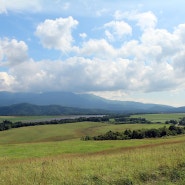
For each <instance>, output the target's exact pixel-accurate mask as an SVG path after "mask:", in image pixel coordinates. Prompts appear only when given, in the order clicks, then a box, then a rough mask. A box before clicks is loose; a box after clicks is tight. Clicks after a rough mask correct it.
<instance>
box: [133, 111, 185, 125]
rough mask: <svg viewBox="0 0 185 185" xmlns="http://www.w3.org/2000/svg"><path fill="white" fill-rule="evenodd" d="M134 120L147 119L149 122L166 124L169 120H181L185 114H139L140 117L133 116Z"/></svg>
mask: <svg viewBox="0 0 185 185" xmlns="http://www.w3.org/2000/svg"><path fill="white" fill-rule="evenodd" d="M131 117H133V118H139V117H141V118H146V119H147V120H149V121H152V122H161V123H165V121H167V120H171V119H172V120H173V119H174V120H179V119H180V118H183V117H185V113H174V114H172V113H171V114H170V113H169V114H138V115H132V116H131Z"/></svg>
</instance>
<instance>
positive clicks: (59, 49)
mask: <svg viewBox="0 0 185 185" xmlns="http://www.w3.org/2000/svg"><path fill="white" fill-rule="evenodd" d="M184 7H185V1H183V0H169V1H167V2H165V1H159V0H156V1H152V2H151V1H147V0H132V1H129V0H115V1H110V0H71V1H67V0H52V1H51V0H32V1H23V0H10V1H7V0H0V24H1V27H0V91H11V92H45V91H71V92H75V93H93V94H95V95H99V96H102V97H104V98H108V99H115V100H129V101H139V102H145V103H160V104H167V105H174V106H183V105H185V77H184V74H185V13H184Z"/></svg>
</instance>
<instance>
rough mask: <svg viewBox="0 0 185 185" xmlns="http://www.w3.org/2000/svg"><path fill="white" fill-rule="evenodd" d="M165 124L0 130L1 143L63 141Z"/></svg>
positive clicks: (78, 125)
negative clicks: (110, 131)
mask: <svg viewBox="0 0 185 185" xmlns="http://www.w3.org/2000/svg"><path fill="white" fill-rule="evenodd" d="M162 126H164V124H120V125H119V124H117V125H114V124H109V123H100V122H79V123H69V124H59V125H42V126H30V127H21V128H16V129H10V130H6V131H3V132H0V144H13V143H14V144H15V143H30V142H46V141H47V142H49V141H63V140H68V139H75V138H78V139H80V138H81V137H82V136H86V135H90V136H94V135H99V134H104V133H105V132H108V131H109V130H112V131H121V130H123V131H124V130H126V129H131V130H132V129H139V128H146V129H148V128H160V127H162Z"/></svg>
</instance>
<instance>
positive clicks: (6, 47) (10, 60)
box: [0, 38, 28, 65]
mask: <svg viewBox="0 0 185 185" xmlns="http://www.w3.org/2000/svg"><path fill="white" fill-rule="evenodd" d="M27 50H28V47H27V45H26V43H25V42H24V41H17V40H15V39H12V40H9V39H7V38H5V39H1V40H0V63H1V64H5V65H16V64H19V63H21V62H24V61H25V60H27V59H28V54H27ZM2 62H3V63H2Z"/></svg>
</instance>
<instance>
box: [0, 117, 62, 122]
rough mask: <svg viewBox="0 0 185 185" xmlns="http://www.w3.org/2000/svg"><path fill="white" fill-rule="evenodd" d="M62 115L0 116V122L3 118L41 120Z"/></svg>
mask: <svg viewBox="0 0 185 185" xmlns="http://www.w3.org/2000/svg"><path fill="white" fill-rule="evenodd" d="M62 117H63V116H0V122H2V121H4V120H9V121H11V122H17V121H22V122H24V121H35V120H36V121H42V120H47V119H52V118H62Z"/></svg>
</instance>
